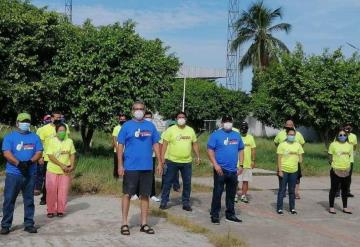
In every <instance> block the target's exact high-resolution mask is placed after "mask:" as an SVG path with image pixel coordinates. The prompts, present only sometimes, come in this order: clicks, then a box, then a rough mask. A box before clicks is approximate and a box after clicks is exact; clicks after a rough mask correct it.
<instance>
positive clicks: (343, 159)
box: [329, 141, 353, 170]
mask: <svg viewBox="0 0 360 247" xmlns="http://www.w3.org/2000/svg"><path fill="white" fill-rule="evenodd" d="M352 152H353V145H351V144H350V143H348V142H344V143H341V142H338V141H334V142H332V143H331V144H330V147H329V154H331V155H332V162H331V167H332V168H334V169H339V170H346V169H348V168H350V162H351V154H352Z"/></svg>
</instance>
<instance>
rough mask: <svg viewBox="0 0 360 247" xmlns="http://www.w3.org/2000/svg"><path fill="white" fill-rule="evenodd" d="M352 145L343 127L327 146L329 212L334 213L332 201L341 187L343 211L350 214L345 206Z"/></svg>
mask: <svg viewBox="0 0 360 247" xmlns="http://www.w3.org/2000/svg"><path fill="white" fill-rule="evenodd" d="M352 151H353V146H352V145H351V144H350V143H349V141H348V135H347V133H346V132H345V131H344V129H340V131H339V132H338V134H337V136H336V140H335V141H334V142H332V143H331V144H330V146H329V155H330V163H331V170H330V180H331V189H330V193H329V207H330V208H329V213H331V214H336V212H335V208H334V201H335V195H336V191H337V189H338V188H339V186H340V187H341V198H342V203H343V212H344V213H346V214H352V213H351V211H350V210H349V209H348V208H347V199H348V196H347V195H348V191H349V184H350V164H351V155H352Z"/></svg>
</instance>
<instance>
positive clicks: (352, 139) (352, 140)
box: [348, 133, 357, 163]
mask: <svg viewBox="0 0 360 247" xmlns="http://www.w3.org/2000/svg"><path fill="white" fill-rule="evenodd" d="M348 139H349V143H350V144H351V145H352V146H353V151H352V153H351V157H350V162H351V163H354V146H355V145H357V137H356V135H355V134H353V133H350V135H349V136H348Z"/></svg>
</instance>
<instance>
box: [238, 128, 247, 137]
mask: <svg viewBox="0 0 360 247" xmlns="http://www.w3.org/2000/svg"><path fill="white" fill-rule="evenodd" d="M240 132H241V134H243V135H246V133H247V132H248V129H247V128H243V129H240Z"/></svg>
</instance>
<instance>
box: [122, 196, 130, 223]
mask: <svg viewBox="0 0 360 247" xmlns="http://www.w3.org/2000/svg"><path fill="white" fill-rule="evenodd" d="M121 200H122V201H121V202H122V223H123V225H129V222H128V215H129V209H130V196H129V195H128V194H124V195H123V197H122V199H121Z"/></svg>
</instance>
